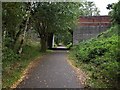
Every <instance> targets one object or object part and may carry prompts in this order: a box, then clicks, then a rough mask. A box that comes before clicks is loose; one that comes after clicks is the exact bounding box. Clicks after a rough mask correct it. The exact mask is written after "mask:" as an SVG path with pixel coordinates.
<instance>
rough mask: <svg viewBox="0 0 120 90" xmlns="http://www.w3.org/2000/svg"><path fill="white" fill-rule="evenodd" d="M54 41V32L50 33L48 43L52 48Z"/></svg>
mask: <svg viewBox="0 0 120 90" xmlns="http://www.w3.org/2000/svg"><path fill="white" fill-rule="evenodd" d="M52 41H53V33H50V34H49V36H48V40H47V45H48V48H49V49H51V48H52Z"/></svg>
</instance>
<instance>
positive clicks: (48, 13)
mask: <svg viewBox="0 0 120 90" xmlns="http://www.w3.org/2000/svg"><path fill="white" fill-rule="evenodd" d="M80 5H81V4H80V3H63V2H61V3H55V2H54V3H50V2H48V3H45V2H39V3H35V4H34V10H33V14H32V15H33V22H34V29H35V30H36V31H37V32H38V34H39V37H40V38H41V51H43V52H45V51H46V48H47V40H48V35H49V34H50V33H55V32H66V30H68V29H71V28H72V27H73V26H74V25H75V23H76V22H77V19H78V17H79V12H80V10H79V7H80Z"/></svg>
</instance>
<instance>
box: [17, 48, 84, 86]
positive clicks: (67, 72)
mask: <svg viewBox="0 0 120 90" xmlns="http://www.w3.org/2000/svg"><path fill="white" fill-rule="evenodd" d="M18 88H82V86H81V85H80V83H79V81H78V78H77V77H76V74H75V71H74V69H73V67H72V66H71V65H69V63H68V62H67V51H58V50H57V51H54V52H52V53H50V54H48V55H46V56H44V57H43V58H41V61H40V63H39V64H38V66H37V67H35V68H34V70H33V71H32V72H31V73H30V74H29V76H28V78H26V79H25V80H24V81H23V82H21V84H20V85H18Z"/></svg>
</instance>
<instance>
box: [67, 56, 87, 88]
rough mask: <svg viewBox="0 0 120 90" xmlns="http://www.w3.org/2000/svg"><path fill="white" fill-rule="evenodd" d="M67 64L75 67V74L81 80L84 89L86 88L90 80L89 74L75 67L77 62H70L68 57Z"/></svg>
mask: <svg viewBox="0 0 120 90" xmlns="http://www.w3.org/2000/svg"><path fill="white" fill-rule="evenodd" d="M67 62H68V63H69V64H70V65H71V66H72V67H73V69H74V70H75V73H76V75H77V78H78V79H79V82H80V84H82V86H83V88H86V80H87V78H88V76H87V74H86V73H85V72H84V71H83V70H81V69H80V68H77V67H75V65H74V64H75V62H74V61H73V60H70V58H69V57H68V60H67Z"/></svg>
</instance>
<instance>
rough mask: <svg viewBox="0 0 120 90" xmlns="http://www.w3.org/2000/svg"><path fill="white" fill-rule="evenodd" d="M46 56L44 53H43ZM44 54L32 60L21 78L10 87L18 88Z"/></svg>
mask: <svg viewBox="0 0 120 90" xmlns="http://www.w3.org/2000/svg"><path fill="white" fill-rule="evenodd" d="M43 56H44V55H43ZM43 56H38V57H36V58H35V59H34V60H32V61H31V62H30V63H29V64H28V66H27V67H26V68H25V70H24V71H23V72H22V74H21V76H20V79H18V80H17V81H16V82H15V83H14V84H13V85H12V86H11V87H10V88H17V86H18V85H19V84H20V83H21V82H22V81H23V80H24V79H25V78H27V76H28V75H29V73H30V72H32V70H33V69H34V68H35V67H36V66H37V64H38V63H39V62H40V61H41V60H40V59H41V58H42V57H43Z"/></svg>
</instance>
